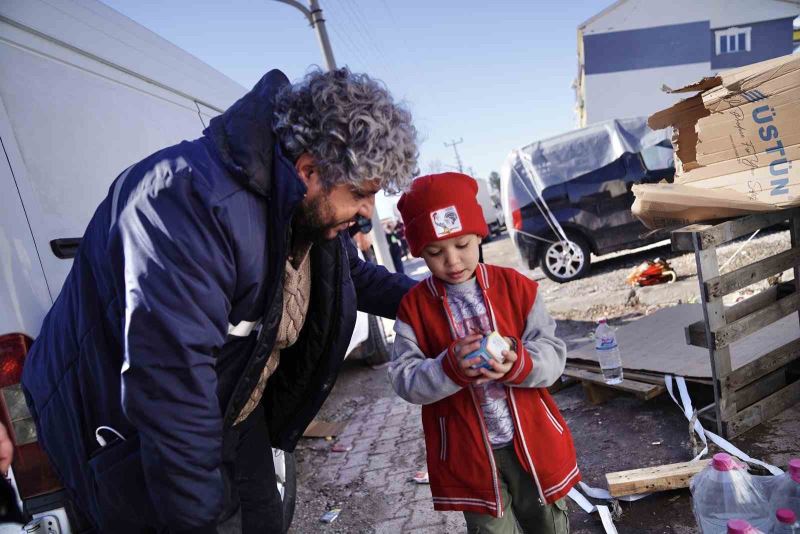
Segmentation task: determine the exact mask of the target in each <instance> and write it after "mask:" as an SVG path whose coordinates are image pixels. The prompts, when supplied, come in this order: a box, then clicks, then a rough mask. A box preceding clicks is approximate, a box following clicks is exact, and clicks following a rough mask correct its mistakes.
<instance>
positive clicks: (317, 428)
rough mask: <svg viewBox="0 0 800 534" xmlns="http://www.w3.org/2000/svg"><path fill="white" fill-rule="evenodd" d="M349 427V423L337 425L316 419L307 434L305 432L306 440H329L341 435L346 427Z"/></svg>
mask: <svg viewBox="0 0 800 534" xmlns="http://www.w3.org/2000/svg"><path fill="white" fill-rule="evenodd" d="M346 426H347V422H346V421H345V422H337V423H330V422H328V421H323V420H321V419H314V420H313V421H311V423H310V424H309V425H308V428H306V430H305V432H303V437H304V438H328V437H334V436H338V435H339V434H341V433H342V432H343V431H344V429H345V427H346Z"/></svg>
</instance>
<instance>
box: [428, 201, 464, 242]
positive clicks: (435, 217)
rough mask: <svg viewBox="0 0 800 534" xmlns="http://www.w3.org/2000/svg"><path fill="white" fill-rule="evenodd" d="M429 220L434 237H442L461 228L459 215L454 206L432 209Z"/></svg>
mask: <svg viewBox="0 0 800 534" xmlns="http://www.w3.org/2000/svg"><path fill="white" fill-rule="evenodd" d="M431 222H432V223H433V231H434V232H436V237H444V236H446V235H450V234H453V233H455V232H460V231H461V230H463V226H461V217H459V216H458V210H457V209H456V207H455V206H447V207H446V208H442V209H440V210H436V211H434V212H433V213H431Z"/></svg>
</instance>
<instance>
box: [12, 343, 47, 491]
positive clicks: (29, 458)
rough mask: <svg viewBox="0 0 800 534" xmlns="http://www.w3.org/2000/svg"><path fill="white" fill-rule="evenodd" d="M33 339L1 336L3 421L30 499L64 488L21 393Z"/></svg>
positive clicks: (19, 478) (20, 488)
mask: <svg viewBox="0 0 800 534" xmlns="http://www.w3.org/2000/svg"><path fill="white" fill-rule="evenodd" d="M32 342H33V340H32V339H31V338H29V337H28V336H26V335H25V334H5V335H0V422H2V423H3V424H4V425H5V427H6V428H7V429H8V432H9V434H10V435H11V440H12V441H13V442H14V460H13V462H12V464H11V466H12V468H13V470H14V479H15V480H16V484H17V490H18V491H19V494H20V497H21V498H22V499H23V500H24V499H29V498H31V497H36V496H38V495H43V494H47V493H51V492H53V491H56V490H59V489H61V488H62V486H61V482H60V481H59V479H58V477H57V476H56V474H55V471H53V468H52V467H51V466H50V461H49V460H48V459H47V455H46V454H45V452H44V451H43V450H42V448H41V447H40V446H39V443H38V441H37V438H36V425H35V424H34V422H33V418H32V417H31V414H30V412H29V411H28V406H27V404H25V395H24V394H23V393H22V385H21V384H20V382H21V381H22V366H23V364H24V363H25V355H26V354H27V353H28V349H29V348H30V346H31V343H32Z"/></svg>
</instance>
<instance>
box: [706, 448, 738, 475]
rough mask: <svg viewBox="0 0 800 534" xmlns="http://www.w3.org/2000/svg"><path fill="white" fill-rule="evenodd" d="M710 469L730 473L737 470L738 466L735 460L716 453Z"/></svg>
mask: <svg viewBox="0 0 800 534" xmlns="http://www.w3.org/2000/svg"><path fill="white" fill-rule="evenodd" d="M711 467H713V468H714V469H716V470H717V471H731V470H733V469H739V465H738V464H737V463H736V460H734V459H733V458H732V457H731V456H730V455H729V454H726V453H724V452H718V453H717V454H715V455H714V459H713V460H711Z"/></svg>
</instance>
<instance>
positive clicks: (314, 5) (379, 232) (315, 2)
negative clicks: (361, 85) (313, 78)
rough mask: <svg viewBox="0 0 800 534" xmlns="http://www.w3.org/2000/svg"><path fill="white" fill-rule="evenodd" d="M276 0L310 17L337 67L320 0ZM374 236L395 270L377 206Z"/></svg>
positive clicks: (378, 253) (382, 260)
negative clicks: (304, 1) (302, 2)
mask: <svg viewBox="0 0 800 534" xmlns="http://www.w3.org/2000/svg"><path fill="white" fill-rule="evenodd" d="M275 1H276V2H282V3H284V4H288V5H290V6H292V7H294V8H297V9H298V10H299V11H300V12H301V13H302V14H303V15H304V16H305V17H306V19H308V22H309V24H310V25H311V27H312V28H314V30H315V31H316V33H317V38H318V39H319V46H320V48H321V49H322V55H323V57H324V58H325V66H326V67H327V69H328V70H329V71H330V70H334V69H336V60H335V59H334V58H333V48H331V41H330V39H329V38H328V30H327V28H326V27H325V18H324V17H323V16H322V8H321V7H319V0H309V7H308V8H307V7H305V6H304V5H303V4H301V3H300V2H298V1H297V0H275ZM309 8H310V9H309ZM372 238H373V243H374V247H375V259H377V260H378V263H379V264H381V265H383V266H384V267H386V268H387V269H388V270H390V271H391V272H395V268H394V262H393V261H392V256H391V254H390V253H389V243H388V242H387V241H386V234H385V233H384V232H383V226H382V225H381V219H380V217H378V209H377V206H376V207H374V208H373V209H372Z"/></svg>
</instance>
